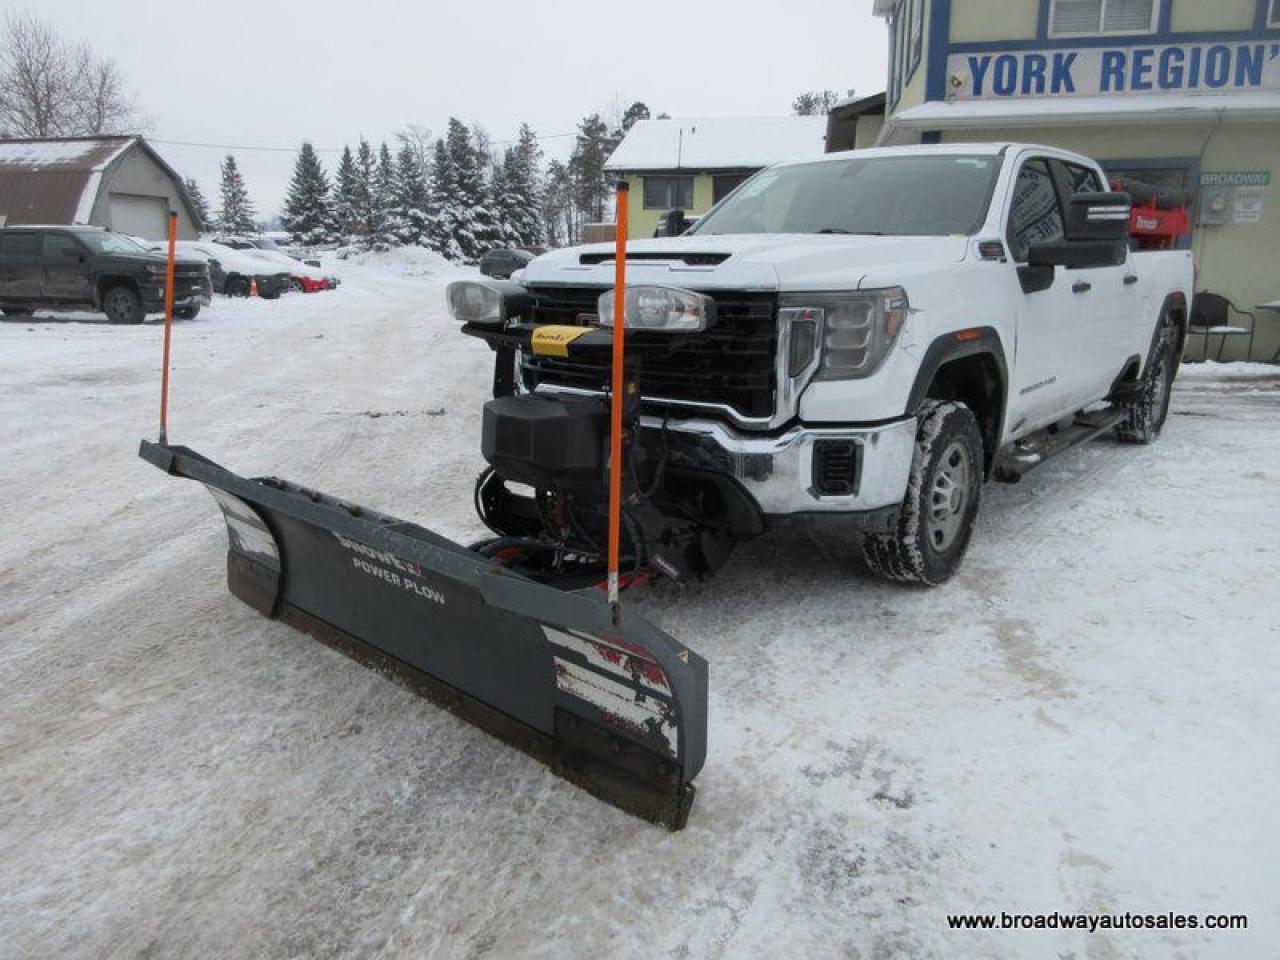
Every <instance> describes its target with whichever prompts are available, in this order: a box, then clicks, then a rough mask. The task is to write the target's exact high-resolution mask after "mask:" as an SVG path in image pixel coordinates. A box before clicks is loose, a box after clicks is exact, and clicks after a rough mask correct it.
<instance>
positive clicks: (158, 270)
mask: <svg viewBox="0 0 1280 960" xmlns="http://www.w3.org/2000/svg"><path fill="white" fill-rule="evenodd" d="M145 266H146V271H147V273H150V274H152V275H154V276H158V277H162V276H164V275H165V274H166V273H168V272H169V264H168V263H148V264H146V265H145Z"/></svg>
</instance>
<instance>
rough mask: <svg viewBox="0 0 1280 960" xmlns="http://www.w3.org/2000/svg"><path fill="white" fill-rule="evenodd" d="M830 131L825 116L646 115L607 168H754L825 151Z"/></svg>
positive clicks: (615, 153)
mask: <svg viewBox="0 0 1280 960" xmlns="http://www.w3.org/2000/svg"><path fill="white" fill-rule="evenodd" d="M826 133H827V118H826V117H703V118H692V119H672V120H641V121H639V122H638V123H637V124H636V125H635V126H634V127H632V128H631V129H630V131H628V133H627V135H626V136H625V137H623V138H622V143H620V144H618V149H617V150H615V151H613V156H611V157H610V158H609V159H608V161H607V162H606V163H605V169H606V170H625V171H637V170H677V169H681V170H717V169H722V170H723V169H739V168H748V169H755V168H758V167H764V166H768V165H769V164H771V163H774V162H776V161H778V160H789V159H791V158H793V157H803V156H817V155H818V154H821V153H822V148H823V141H824V140H825V138H826Z"/></svg>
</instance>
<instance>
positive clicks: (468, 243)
mask: <svg viewBox="0 0 1280 960" xmlns="http://www.w3.org/2000/svg"><path fill="white" fill-rule="evenodd" d="M444 149H445V155H446V157H447V164H446V166H445V169H444V171H443V172H444V173H445V174H446V176H445V177H444V178H437V182H436V190H437V196H438V198H439V201H438V203H437V208H438V209H439V211H440V214H441V218H442V221H443V224H444V228H445V230H446V231H447V232H448V234H449V236H450V237H451V238H452V240H453V246H455V247H456V249H457V250H458V251H459V252H460V253H461V254H462V257H463V259H466V260H476V259H478V258H479V257H480V255H481V254H483V253H484V251H485V249H486V244H488V243H489V242H490V241H491V239H492V235H493V233H494V230H493V227H494V218H493V214H492V211H491V210H490V209H489V195H488V184H487V183H486V176H485V174H486V172H487V167H488V164H487V163H482V162H481V159H480V154H479V152H478V151H477V150H476V147H475V144H474V143H473V142H472V138H471V131H470V130H468V129H467V127H466V125H465V124H463V123H462V121H460V120H458V119H457V118H456V117H450V118H449V129H448V132H447V133H446V134H445V141H444ZM447 255H448V254H446V256H447Z"/></svg>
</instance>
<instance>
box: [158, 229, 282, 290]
mask: <svg viewBox="0 0 1280 960" xmlns="http://www.w3.org/2000/svg"><path fill="white" fill-rule="evenodd" d="M148 247H149V249H151V250H154V251H156V252H158V253H160V254H166V255H167V252H168V244H166V243H163V242H161V243H151V244H149V245H148ZM177 252H178V254H179V255H181V256H189V257H191V258H192V259H199V260H203V261H204V262H205V263H206V264H208V266H209V282H210V285H211V286H212V287H213V292H214V293H221V294H224V295H225V296H228V297H247V296H249V292H250V290H252V289H253V287H254V286H256V287H257V290H258V295H259V296H261V297H262V298H263V299H264V300H275V299H276V298H277V297H279V296H280V294H282V293H286V292H288V290H289V289H291V287H290V279H291V278H290V276H289V272H288V271H287V270H277V269H275V268H274V266H272V265H266V266H265V267H264V265H263V263H262V261H260V260H258V259H257V258H255V257H251V256H249V255H248V254H247V253H245V251H243V250H233V249H232V248H231V247H224V246H223V245H222V244H220V243H212V242H209V241H205V240H198V241H190V240H180V241H178V243H177Z"/></svg>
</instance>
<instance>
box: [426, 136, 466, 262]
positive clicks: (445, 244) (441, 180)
mask: <svg viewBox="0 0 1280 960" xmlns="http://www.w3.org/2000/svg"><path fill="white" fill-rule="evenodd" d="M463 131H464V132H465V131H466V128H465V127H463ZM457 192H458V185H457V177H456V176H455V174H454V169H453V160H452V158H451V157H450V155H449V148H448V147H447V146H446V145H445V142H444V141H443V140H437V141H436V146H435V155H434V156H433V157H432V160H431V217H430V220H429V226H428V232H427V245H428V246H429V247H431V249H432V250H434V251H436V252H437V253H438V254H440V255H441V256H443V257H447V258H448V259H450V260H462V259H463V258H464V254H463V252H462V247H461V246H460V245H459V244H458V240H457V237H456V235H455V229H456V227H457V223H458V220H459V217H460V215H461V211H460V208H459V207H458V204H457V201H456V196H457Z"/></svg>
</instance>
